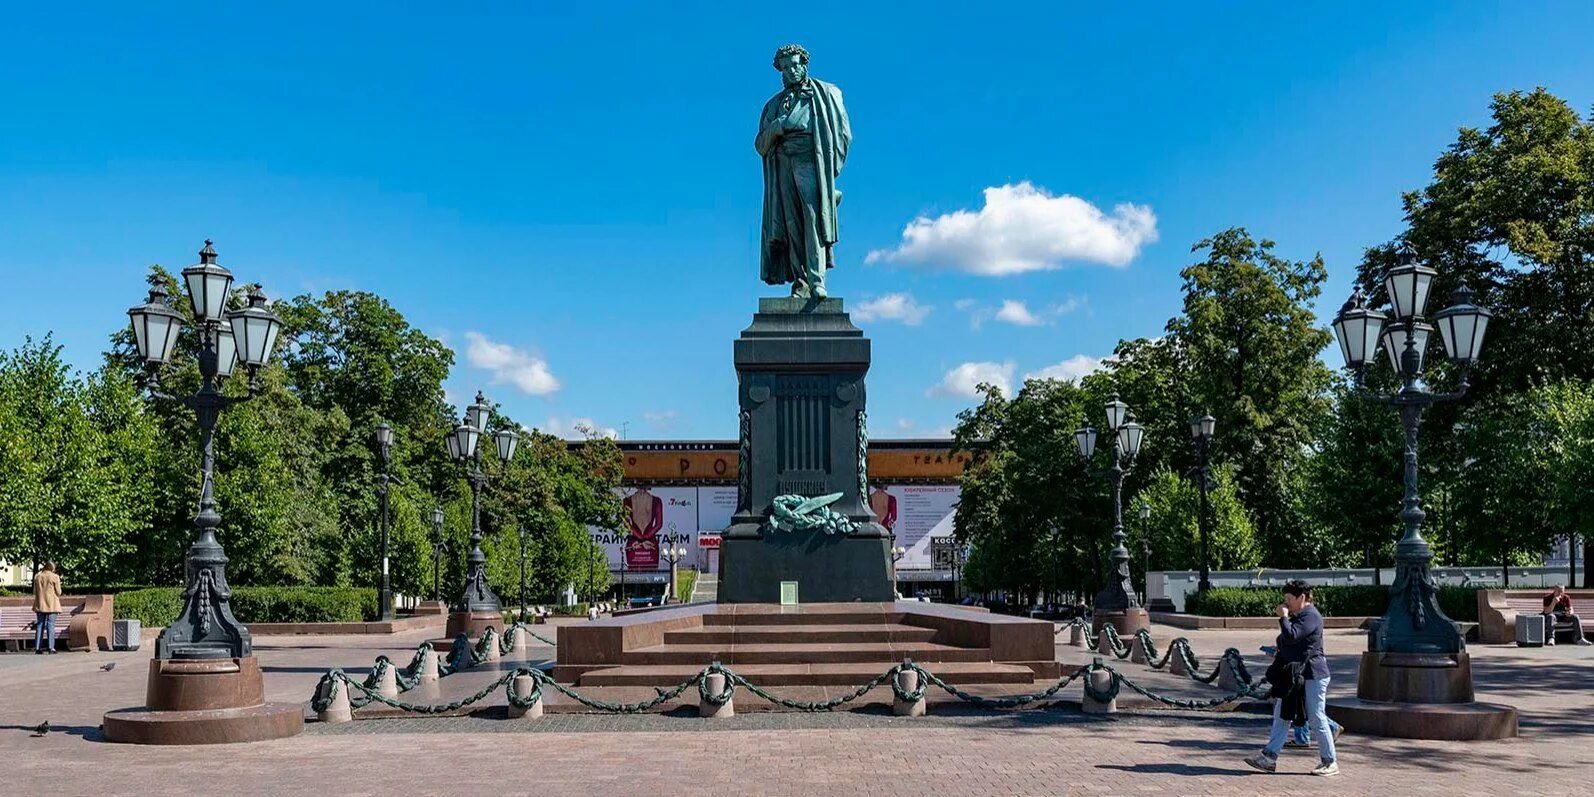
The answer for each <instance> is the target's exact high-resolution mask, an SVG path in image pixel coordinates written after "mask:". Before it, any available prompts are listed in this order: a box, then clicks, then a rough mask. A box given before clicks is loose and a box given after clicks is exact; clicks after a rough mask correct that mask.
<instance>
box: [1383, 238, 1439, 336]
mask: <svg viewBox="0 0 1594 797" xmlns="http://www.w3.org/2000/svg"><path fill="white" fill-rule="evenodd" d="M1438 275H1439V272H1438V271H1437V270H1435V269H1433V268H1430V267H1428V266H1424V265H1422V264H1420V263H1418V262H1417V254H1416V252H1415V251H1414V250H1412V248H1411V246H1410V245H1409V244H1408V245H1405V246H1402V247H1401V250H1400V254H1399V255H1398V257H1397V261H1396V265H1395V267H1394V268H1392V269H1390V270H1389V271H1388V272H1386V273H1385V274H1384V290H1385V291H1386V292H1387V293H1388V294H1389V303H1390V304H1392V305H1394V308H1395V318H1397V319H1400V320H1407V319H1412V318H1418V317H1420V316H1422V314H1423V310H1424V309H1426V308H1427V306H1428V289H1429V288H1431V287H1432V286H1433V279H1434V277H1436V276H1438Z"/></svg>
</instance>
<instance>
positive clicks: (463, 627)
mask: <svg viewBox="0 0 1594 797" xmlns="http://www.w3.org/2000/svg"><path fill="white" fill-rule="evenodd" d="M503 627H504V616H503V615H502V614H500V613H498V612H450V613H449V615H448V628H447V630H446V631H444V633H445V635H446V636H447V638H448V639H449V640H453V638H454V637H456V636H459V632H461V631H464V632H465V635H466V636H469V637H470V638H471V639H472V640H474V639H476V638H478V637H480V636H481V635H482V634H485V633H487V629H489V628H497V629H500V630H502V629H503Z"/></svg>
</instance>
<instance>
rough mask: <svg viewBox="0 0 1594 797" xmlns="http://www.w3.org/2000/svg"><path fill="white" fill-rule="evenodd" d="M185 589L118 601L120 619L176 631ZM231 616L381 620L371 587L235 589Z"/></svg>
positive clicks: (137, 593) (156, 590)
mask: <svg viewBox="0 0 1594 797" xmlns="http://www.w3.org/2000/svg"><path fill="white" fill-rule="evenodd" d="M182 593H183V591H182V589H181V588H180V587H153V588H150V589H140V590H131V591H128V592H122V593H119V594H117V596H116V603H115V606H116V617H117V618H118V619H134V620H138V621H139V623H141V624H142V625H146V626H164V625H171V623H172V621H173V620H176V619H177V615H178V613H180V612H181V611H182V609H183V598H182ZM232 611H233V614H234V615H235V616H237V618H238V620H239V621H240V622H242V623H245V624H248V623H357V622H361V621H363V620H372V619H375V618H376V616H377V611H376V590H374V589H371V588H369V587H235V588H233V591H232Z"/></svg>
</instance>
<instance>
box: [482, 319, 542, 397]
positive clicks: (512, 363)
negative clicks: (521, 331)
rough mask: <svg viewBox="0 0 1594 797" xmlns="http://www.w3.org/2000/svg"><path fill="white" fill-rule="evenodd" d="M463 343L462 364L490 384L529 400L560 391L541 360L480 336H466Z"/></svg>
mask: <svg viewBox="0 0 1594 797" xmlns="http://www.w3.org/2000/svg"><path fill="white" fill-rule="evenodd" d="M465 342H466V346H465V361H466V362H468V363H470V364H471V365H473V366H475V367H477V368H480V369H482V370H484V371H487V372H489V373H491V374H492V375H493V384H495V385H498V384H504V383H506V382H507V383H509V384H511V385H514V386H515V387H517V388H519V389H520V392H522V393H525V394H527V395H531V396H546V395H549V394H551V393H554V392H556V391H557V390H559V387H560V385H559V380H558V379H557V378H556V377H554V375H553V372H552V371H550V370H548V361H546V360H544V359H542V358H541V357H538V356H537V355H535V354H532V353H530V352H527V351H522V350H520V349H517V348H515V347H514V346H511V345H509V344H507V343H498V342H495V341H493V340H490V339H489V338H488V337H487V336H486V335H483V334H481V333H480V332H466V333H465Z"/></svg>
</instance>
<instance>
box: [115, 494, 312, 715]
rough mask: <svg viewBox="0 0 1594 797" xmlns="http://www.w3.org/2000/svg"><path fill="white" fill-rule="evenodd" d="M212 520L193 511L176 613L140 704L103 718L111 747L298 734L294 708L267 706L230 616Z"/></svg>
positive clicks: (245, 633)
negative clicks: (194, 529) (194, 530)
mask: <svg viewBox="0 0 1594 797" xmlns="http://www.w3.org/2000/svg"><path fill="white" fill-rule="evenodd" d="M219 520H220V518H219V517H218V516H216V515H215V514H214V509H213V507H212V508H211V511H209V512H201V514H200V517H199V523H200V528H201V534H200V537H199V539H198V540H197V541H195V542H194V544H193V545H192V546H190V547H189V549H188V555H187V557H186V567H187V571H188V573H187V575H188V578H187V583H188V584H189V587H188V589H187V590H185V591H184V603H183V610H182V612H181V613H180V614H179V615H178V616H177V619H176V620H174V621H172V624H171V625H169V626H167V627H166V629H165V630H163V631H162V632H161V635H160V637H159V638H158V639H157V640H156V641H155V658H153V659H151V660H150V663H149V682H148V685H147V688H146V691H145V696H144V705H143V706H141V707H138V708H126V709H118V710H116V711H110V712H106V714H105V717H104V720H103V723H102V728H103V730H104V733H105V738H106V739H107V740H109V741H113V742H130V743H134V744H216V743H221V742H257V741H264V740H267V739H281V738H284V737H288V736H293V735H295V734H297V733H299V732H300V731H301V730H303V729H304V707H303V705H301V704H299V703H267V702H266V684H265V680H264V678H262V676H261V672H260V663H259V662H258V661H257V660H256V659H255V656H254V653H253V649H252V642H251V639H250V636H249V629H248V628H246V627H244V625H243V624H242V623H240V622H238V619H237V618H236V617H234V616H233V614H232V606H231V604H230V597H231V595H232V592H231V590H230V589H229V588H228V587H227V574H226V566H227V556H226V555H225V554H224V553H223V552H222V549H221V545H220V543H218V542H217V541H216V537H215V526H216V523H218V522H219Z"/></svg>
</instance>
